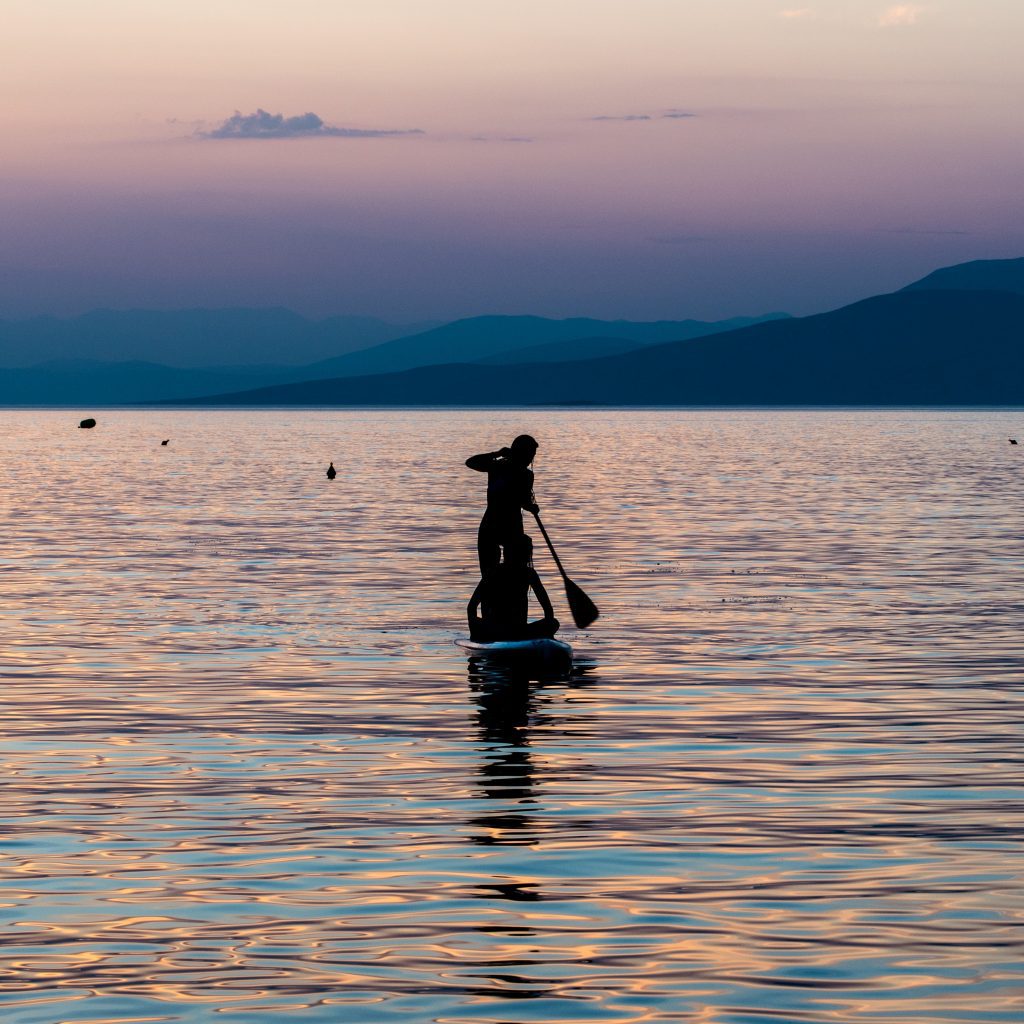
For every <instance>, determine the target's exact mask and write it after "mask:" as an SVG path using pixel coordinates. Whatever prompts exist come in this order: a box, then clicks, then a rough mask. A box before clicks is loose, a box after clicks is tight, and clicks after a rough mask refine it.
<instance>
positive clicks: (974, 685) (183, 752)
mask: <svg viewBox="0 0 1024 1024" xmlns="http://www.w3.org/2000/svg"><path fill="white" fill-rule="evenodd" d="M88 412H89V410H83V411H82V413H81V414H79V413H77V412H74V413H69V412H66V411H60V412H55V411H42V412H25V411H19V412H3V413H0V455H2V460H3V461H2V468H3V483H2V496H3V506H4V509H3V511H4V525H5V529H4V534H3V543H2V546H0V606H2V612H3V620H2V630H3V644H2V648H0V671H2V673H3V676H4V686H3V690H2V695H0V701H2V711H3V716H2V723H3V735H2V746H0V759H2V765H3V773H4V774H3V781H4V786H3V790H2V796H0V822H2V830H0V870H2V875H3V879H2V880H3V886H2V890H0V914H2V927H0V941H2V947H0V1019H2V1020H3V1021H5V1022H13V1024H56V1022H86V1021H88V1022H91V1024H98V1022H110V1021H118V1022H136V1021H138V1022H142V1021H147V1022H149V1021H161V1022H163V1021H169V1022H179V1021H180V1022H187V1024H208V1022H213V1021H228V1020H237V1021H241V1022H246V1024H268V1022H271V1021H273V1022H285V1024H287V1022H290V1021H296V1022H300V1021H301V1022H314V1021H315V1022H336V1021H345V1022H349V1021H351V1022H356V1024H392V1022H396V1021H403V1022H410V1024H419V1022H444V1024H455V1022H460V1024H464V1022H468V1024H508V1022H528V1021H529V1022H544V1024H556V1022H580V1021H588V1022H589V1021H595V1022H596V1021H601V1022H608V1024H626V1022H640V1021H696V1022H702V1024H709V1022H711V1024H754V1022H760V1024H764V1022H776V1024H778V1022H790V1021H792V1022H826V1021H827V1022H835V1024H853V1022H856V1024H860V1022H865V1024H866V1022H871V1024H897V1022H898V1024H908V1022H922V1024H924V1022H928V1024H931V1022H936V1024H942V1022H1019V1021H1021V1020H1022V1019H1024V999H1022V995H1021V993H1022V979H1024V970H1022V967H1021V963H1022V954H1024V935H1022V933H1021V922H1022V914H1021V909H1022V901H1021V878H1022V874H1024V860H1022V859H1021V857H1020V853H1021V838H1022V816H1021V813H1020V812H1021V808H1022V799H1021V789H1020V782H1021V777H1022V776H1021V720H1022V699H1021V695H1022V689H1024V685H1022V684H1024V644H1022V632H1024V630H1022V623H1024V615H1022V612H1024V597H1022V593H1024V591H1022V586H1024V522H1022V510H1024V446H1018V447H1016V448H1013V447H1011V446H1009V445H1008V444H1007V441H1006V439H1007V437H1008V436H1015V432H1016V433H1024V413H981V412H892V411H887V412H864V411H859V412H696V411H695V412H678V411H676V412H663V411H645V412H603V411H597V410H588V411H582V412H548V411H537V412H531V413H515V412H505V411H499V412H493V411H488V412H474V411H470V412H402V411H372V412H362V411H301V412H291V411H265V412H246V411H232V412H187V411H173V412H170V411H169V412H153V411H146V412H136V411H132V412H126V411H108V412H101V413H99V414H97V415H98V418H99V421H100V422H99V426H98V427H97V428H96V429H95V430H92V431H85V430H78V429H76V424H77V420H78V418H79V415H87V414H88ZM522 430H529V431H530V432H532V433H534V434H536V435H537V437H538V438H539V439H540V442H541V452H540V457H539V458H538V462H537V465H536V470H537V497H538V500H539V502H540V504H541V507H542V509H543V512H544V515H545V521H546V523H547V525H548V527H549V530H550V532H551V534H552V538H553V539H554V540H555V542H556V544H558V546H559V548H560V554H561V555H562V556H563V559H564V561H565V563H566V566H567V568H568V570H569V572H570V573H571V574H572V575H573V577H574V578H575V579H576V581H577V582H578V583H580V584H581V585H582V586H584V588H585V589H586V590H587V592H588V593H590V594H591V596H593V597H594V598H595V599H596V600H597V602H598V604H599V605H600V606H601V609H602V618H601V619H600V620H599V621H598V622H597V623H596V624H595V626H594V627H592V628H591V629H590V630H588V631H586V632H584V633H579V632H576V631H574V630H572V629H567V630H566V638H567V639H569V640H571V642H572V643H573V645H574V647H575V649H576V652H577V659H576V664H575V667H574V668H573V670H572V672H571V674H569V675H568V676H567V677H562V678H560V677H559V676H558V675H557V674H555V675H554V677H550V678H540V679H537V678H531V676H534V677H535V676H538V675H543V673H540V672H526V671H522V670H510V669H503V668H500V667H495V666H488V665H486V664H483V663H480V662H477V661H472V660H468V659H467V657H466V656H465V655H464V653H463V652H461V651H460V650H459V649H458V648H456V647H454V646H453V644H452V640H453V639H454V638H455V637H456V636H458V635H460V634H461V633H462V632H463V631H464V629H463V626H464V605H465V601H466V599H467V597H468V595H469V593H470V591H471V590H472V587H473V586H474V585H475V583H476V578H475V575H474V566H475V530H476V523H477V520H478V516H479V512H480V509H481V506H482V500H483V484H484V480H483V478H482V477H481V476H479V475H477V474H474V473H472V472H470V471H468V470H466V469H464V468H463V466H462V462H463V460H464V459H465V458H466V456H468V455H470V454H472V453H474V452H476V451H481V450H487V449H489V448H493V447H498V446H500V445H501V444H503V443H507V442H508V440H509V439H510V438H511V437H512V436H514V435H515V434H516V433H519V432H520V431H522ZM165 437H166V438H170V444H169V445H167V446H166V447H161V446H160V443H159V442H160V441H161V440H162V439H163V438H165ZM331 458H333V459H334V462H335V464H336V465H337V466H338V469H339V476H338V479H337V480H335V481H334V482H333V483H328V481H327V480H326V479H325V477H324V469H325V468H326V465H327V461H328V459H331ZM538 568H539V569H540V571H541V573H542V575H543V576H544V577H545V579H547V580H548V582H549V584H550V589H551V591H552V594H553V596H555V598H556V611H557V612H558V613H559V614H560V616H561V617H562V618H563V619H564V620H566V621H568V618H569V616H568V614H567V611H566V608H565V604H564V600H563V598H562V595H561V591H560V588H559V587H558V586H557V578H556V577H555V576H554V574H553V571H552V565H551V562H550V559H549V558H548V557H547V555H546V554H545V555H544V556H543V557H539V558H538Z"/></svg>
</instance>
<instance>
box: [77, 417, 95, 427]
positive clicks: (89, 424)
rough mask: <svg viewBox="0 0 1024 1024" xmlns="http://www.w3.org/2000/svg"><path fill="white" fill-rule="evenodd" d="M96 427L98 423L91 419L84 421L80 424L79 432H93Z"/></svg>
mask: <svg viewBox="0 0 1024 1024" xmlns="http://www.w3.org/2000/svg"><path fill="white" fill-rule="evenodd" d="M95 426H96V421H95V420H94V419H92V418H91V417H90V418H89V419H87V420H82V422H81V423H79V424H78V429H79V430H91V429H92V428H93V427H95Z"/></svg>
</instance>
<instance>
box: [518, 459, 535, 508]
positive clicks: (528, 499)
mask: <svg viewBox="0 0 1024 1024" xmlns="http://www.w3.org/2000/svg"><path fill="white" fill-rule="evenodd" d="M523 491H524V493H523V497H522V499H521V501H520V502H519V505H520V507H521V508H524V509H526V511H527V512H529V513H530V514H531V515H536V514H537V513H538V512H539V511H540V507H539V506H538V505H537V501H536V499H535V498H534V496H533V470H530V469H528V470H527V471H526V480H525V481H524V488H523Z"/></svg>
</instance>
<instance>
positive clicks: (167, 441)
mask: <svg viewBox="0 0 1024 1024" xmlns="http://www.w3.org/2000/svg"><path fill="white" fill-rule="evenodd" d="M170 440H171V439H170V438H167V440H166V441H161V442H160V443H161V444H169V443H170Z"/></svg>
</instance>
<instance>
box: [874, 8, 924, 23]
mask: <svg viewBox="0 0 1024 1024" xmlns="http://www.w3.org/2000/svg"><path fill="white" fill-rule="evenodd" d="M926 10H927V8H925V7H922V6H921V5H920V4H897V5H896V6H895V7H890V8H888V9H887V10H885V11H882V13H881V14H880V15H879V16H878V27H879V28H895V27H897V26H900V25H916V24H917V21H918V19H919V18H920V17H921V15H922V14H924V12H925V11H926Z"/></svg>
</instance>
